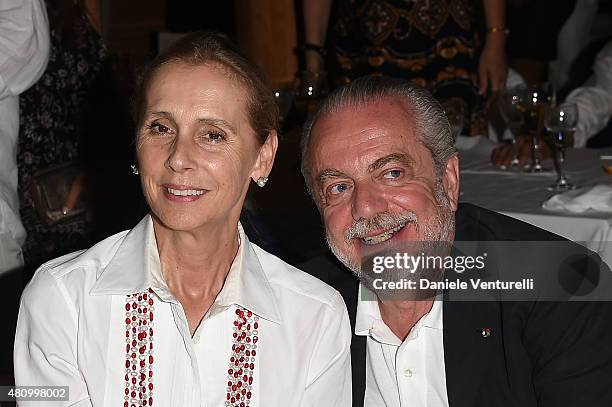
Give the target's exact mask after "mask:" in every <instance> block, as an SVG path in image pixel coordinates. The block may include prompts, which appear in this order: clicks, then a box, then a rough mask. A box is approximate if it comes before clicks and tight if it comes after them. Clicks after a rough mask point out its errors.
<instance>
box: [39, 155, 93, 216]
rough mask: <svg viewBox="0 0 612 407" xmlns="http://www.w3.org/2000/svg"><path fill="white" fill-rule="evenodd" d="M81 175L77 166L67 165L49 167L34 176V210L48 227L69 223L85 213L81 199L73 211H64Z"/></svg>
mask: <svg viewBox="0 0 612 407" xmlns="http://www.w3.org/2000/svg"><path fill="white" fill-rule="evenodd" d="M79 173H80V171H79V169H78V167H77V166H76V164H74V163H66V164H61V165H56V166H52V167H48V168H45V169H43V170H40V171H37V172H35V173H34V174H33V176H32V199H33V204H34V208H35V209H36V212H37V213H38V215H39V216H40V218H41V220H42V221H43V222H44V223H45V224H47V225H48V226H53V225H56V224H59V223H63V222H67V221H69V220H71V219H74V218H76V217H78V216H79V215H81V214H83V213H84V212H85V207H84V205H83V201H82V199H81V198H80V197H79V199H78V200H77V203H76V205H75V206H74V208H73V209H72V210H71V211H69V212H64V211H63V208H64V203H65V202H66V199H67V198H68V194H69V193H70V189H71V187H72V184H73V182H74V180H75V179H76V178H77V176H78V175H79Z"/></svg>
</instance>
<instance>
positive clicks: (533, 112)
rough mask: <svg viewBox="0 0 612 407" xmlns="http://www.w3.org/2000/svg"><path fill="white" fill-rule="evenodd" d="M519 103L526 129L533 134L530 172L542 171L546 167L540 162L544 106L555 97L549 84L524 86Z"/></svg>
mask: <svg viewBox="0 0 612 407" xmlns="http://www.w3.org/2000/svg"><path fill="white" fill-rule="evenodd" d="M522 89H523V90H522V96H521V99H520V103H519V104H518V106H517V108H518V110H519V111H520V112H521V113H522V114H523V120H524V124H525V130H526V131H527V132H528V133H529V135H530V136H531V165H530V167H529V171H530V172H542V171H544V168H543V167H542V164H541V162H540V152H539V147H538V144H539V141H540V137H539V136H540V133H541V131H542V124H543V123H542V121H543V113H544V106H545V105H547V104H548V103H550V102H551V100H553V99H554V94H553V92H552V90H551V88H550V86H549V85H547V84H544V85H539V86H529V87H527V86H524V87H522Z"/></svg>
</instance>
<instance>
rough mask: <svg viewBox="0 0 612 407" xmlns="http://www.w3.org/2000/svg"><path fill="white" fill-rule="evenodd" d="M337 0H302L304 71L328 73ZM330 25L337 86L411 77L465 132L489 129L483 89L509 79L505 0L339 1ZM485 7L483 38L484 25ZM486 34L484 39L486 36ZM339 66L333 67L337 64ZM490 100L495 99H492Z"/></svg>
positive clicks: (491, 91) (319, 74)
mask: <svg viewBox="0 0 612 407" xmlns="http://www.w3.org/2000/svg"><path fill="white" fill-rule="evenodd" d="M332 3H333V1H332V0H309V1H304V2H303V14H304V39H305V41H306V44H305V46H304V62H305V65H306V72H307V74H306V76H310V77H315V78H317V77H318V78H320V77H322V76H324V62H325V61H324V59H325V49H324V48H323V45H324V44H325V37H326V33H327V26H328V24H327V22H328V20H329V18H330V15H331V14H332V12H331V11H332V10H331V8H332ZM335 3H336V10H335V13H333V14H334V17H335V18H334V19H333V22H332V24H331V25H330V26H331V30H332V32H331V35H330V37H331V44H330V45H331V46H332V49H333V51H334V52H333V58H331V60H330V61H329V62H331V63H332V65H331V66H330V69H331V70H332V71H333V72H332V73H333V75H332V76H333V80H334V82H335V85H338V86H340V85H343V84H345V83H348V82H351V81H353V80H355V79H356V78H358V77H360V76H363V75H385V76H392V77H398V78H405V79H408V80H411V81H414V82H415V83H417V84H419V85H421V86H423V87H425V88H427V89H428V90H429V91H430V92H431V93H432V94H433V95H434V96H435V97H436V98H437V99H438V100H439V101H440V103H442V105H443V107H444V109H445V111H447V113H449V116H450V117H449V119H450V120H451V124H453V125H454V127H456V128H458V129H461V128H462V127H463V129H462V130H460V131H461V132H462V133H463V134H464V135H470V136H474V135H483V134H486V133H487V118H486V109H485V107H486V106H485V100H484V96H487V95H488V94H490V96H494V95H495V94H496V93H497V92H498V91H499V90H501V89H503V88H504V86H505V80H506V75H507V67H506V59H505V54H504V49H505V43H506V36H507V31H506V26H505V2H504V1H500V0H478V1H476V0H336V1H335ZM479 8H482V13H483V14H484V20H485V21H484V24H485V25H486V27H485V31H486V33H484V38H482V37H483V36H482V33H480V32H479V19H478V18H477V17H478V9H479ZM483 39H484V41H483ZM332 68H334V69H332ZM490 100H492V98H490Z"/></svg>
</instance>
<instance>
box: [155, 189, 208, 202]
mask: <svg viewBox="0 0 612 407" xmlns="http://www.w3.org/2000/svg"><path fill="white" fill-rule="evenodd" d="M162 191H163V192H164V196H165V197H166V199H168V200H170V201H173V202H194V201H197V200H198V199H200V198H201V197H202V196H203V195H204V194H205V193H206V192H207V190H205V189H201V188H194V187H190V186H184V185H162Z"/></svg>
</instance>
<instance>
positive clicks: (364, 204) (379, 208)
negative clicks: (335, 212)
mask: <svg viewBox="0 0 612 407" xmlns="http://www.w3.org/2000/svg"><path fill="white" fill-rule="evenodd" d="M386 210H387V200H386V198H385V196H384V194H383V193H382V191H380V190H379V189H378V188H376V187H375V186H373V185H371V184H370V183H363V184H357V185H355V187H354V191H353V196H352V202H351V214H352V216H353V219H354V220H359V219H371V218H372V217H374V216H375V215H377V214H379V213H381V212H385V211H386Z"/></svg>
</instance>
